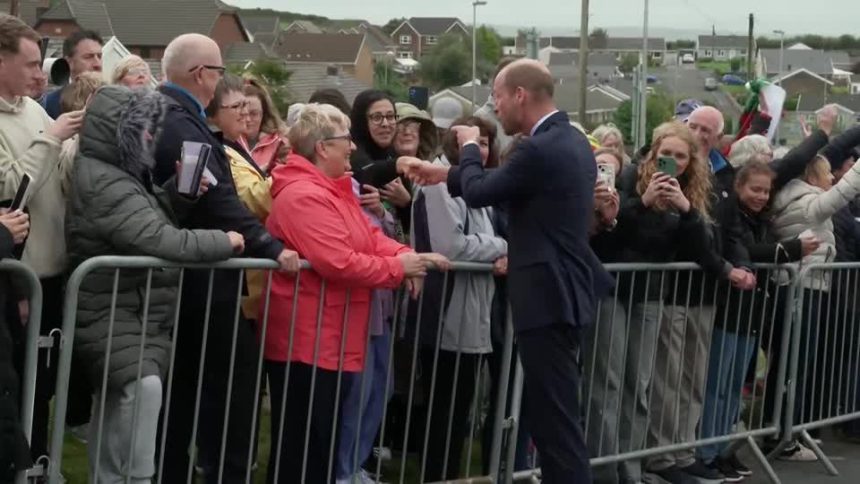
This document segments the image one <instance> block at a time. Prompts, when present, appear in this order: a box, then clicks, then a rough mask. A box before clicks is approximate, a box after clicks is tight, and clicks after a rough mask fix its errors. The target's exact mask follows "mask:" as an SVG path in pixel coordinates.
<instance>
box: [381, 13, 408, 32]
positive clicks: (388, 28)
mask: <svg viewBox="0 0 860 484" xmlns="http://www.w3.org/2000/svg"><path fill="white" fill-rule="evenodd" d="M405 21H406V17H400V18H393V19H391V20H389V21H388V23H387V24H385V25H383V26H382V31H383V32H385V33H386V34H388V35H391V34H393V33H394V31H395V30H397V27H400V24H402V23H403V22H405Z"/></svg>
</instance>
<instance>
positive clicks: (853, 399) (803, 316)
mask: <svg viewBox="0 0 860 484" xmlns="http://www.w3.org/2000/svg"><path fill="white" fill-rule="evenodd" d="M858 281H860V263H828V264H809V265H807V266H805V267H804V268H803V269H802V270H801V272H800V275H799V277H798V278H797V281H796V283H795V285H796V287H797V294H798V300H797V306H796V311H795V321H796V323H795V325H794V333H793V336H792V341H793V344H792V353H791V364H790V369H791V372H790V374H791V375H792V378H791V384H790V386H789V388H788V403H787V405H786V415H785V429H786V431H785V433H784V434H785V435H784V436H785V438H784V440H783V443H782V445H781V447H780V450H781V449H783V448H785V447H786V446H788V445H790V444H791V443H793V442H794V438H796V437H799V438H800V439H801V441H802V443H803V445H805V446H807V447H808V448H810V449H812V451H813V452H815V454H816V456H817V457H818V460H819V461H820V462H821V463H822V464H823V465H824V467H825V468H826V470H827V472H829V473H830V474H832V475H838V471H837V469H836V467H835V466H834V465H833V462H832V461H831V460H830V459H829V458H828V457H827V455H826V454H825V453H824V451H823V450H822V449H821V447H820V446H819V445H818V443H817V442H816V440H815V438H814V437H813V435H812V434H811V433H810V432H815V431H816V429H819V428H821V427H825V426H831V425H836V424H842V423H844V422H847V421H849V420H855V419H858V418H860V318H858V314H860V313H858V310H860V307H858V304H857V298H858V297H860V288H858Z"/></svg>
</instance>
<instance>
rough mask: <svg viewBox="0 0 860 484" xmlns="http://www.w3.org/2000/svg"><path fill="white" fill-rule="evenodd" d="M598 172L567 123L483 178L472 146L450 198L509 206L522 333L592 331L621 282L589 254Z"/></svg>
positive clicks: (551, 125) (526, 143)
mask: <svg viewBox="0 0 860 484" xmlns="http://www.w3.org/2000/svg"><path fill="white" fill-rule="evenodd" d="M596 177H597V168H596V163H595V161H594V154H593V153H592V151H591V146H590V145H589V143H588V140H586V138H585V136H584V135H583V134H582V133H580V132H579V131H578V130H576V129H575V128H574V127H573V126H571V125H570V122H569V121H568V118H567V115H566V114H564V113H561V112H559V113H555V114H553V115H552V116H550V117H549V118H547V119H546V120H545V121H544V122H543V123H542V124H541V125H540V126H539V127H538V129H537V131H536V132H535V134H534V136H531V137H529V138H524V139H523V140H521V141H520V142H519V144H518V146H517V147H516V148H515V149H514V151H513V152H512V153H511V155H510V157H509V158H508V160H507V162H506V163H505V164H504V165H502V166H501V167H500V168H499V169H496V170H493V171H491V172H490V171H484V169H483V167H482V165H481V157H480V152H479V150H478V147H477V146H475V145H468V146H465V147H464V148H463V150H462V152H461V154H460V165H459V166H458V167H454V168H452V169H451V171H450V172H449V174H448V190H449V191H450V192H451V194H452V196H455V197H456V196H462V197H463V199H464V200H465V201H466V203H467V204H468V205H469V206H470V207H485V206H490V205H497V204H503V205H505V207H506V209H507V213H508V244H509V249H508V261H509V263H508V298H509V299H510V303H511V310H512V311H513V320H514V327H515V329H516V330H517V331H526V330H529V329H535V328H540V327H544V326H549V325H552V324H559V323H562V324H570V325H573V326H575V327H583V326H588V325H590V324H591V323H592V322H593V320H594V313H595V309H596V307H597V300H598V299H599V298H602V297H604V296H605V295H607V294H608V293H609V291H610V290H611V288H612V286H613V285H614V281H613V279H612V277H611V276H610V275H609V273H608V272H606V270H605V269H604V268H603V266H602V265H601V263H600V260H599V259H598V258H597V256H596V255H595V254H594V252H592V250H591V247H590V246H589V239H588V227H589V224H590V223H591V220H592V217H593V216H594V183H595V179H596Z"/></svg>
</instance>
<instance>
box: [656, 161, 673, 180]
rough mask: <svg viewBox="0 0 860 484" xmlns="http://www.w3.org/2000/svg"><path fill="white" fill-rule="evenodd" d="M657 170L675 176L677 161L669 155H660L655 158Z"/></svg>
mask: <svg viewBox="0 0 860 484" xmlns="http://www.w3.org/2000/svg"><path fill="white" fill-rule="evenodd" d="M657 171H659V172H660V173H665V174H667V175H669V176H671V177H672V178H675V177H676V176H677V175H678V162H676V161H675V158H672V157H671V156H661V157H660V158H658V159H657Z"/></svg>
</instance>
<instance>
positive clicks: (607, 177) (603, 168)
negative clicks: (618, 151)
mask: <svg viewBox="0 0 860 484" xmlns="http://www.w3.org/2000/svg"><path fill="white" fill-rule="evenodd" d="M597 181H602V182H603V183H605V184H606V186H608V187H610V188H615V167H613V166H611V165H597Z"/></svg>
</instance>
